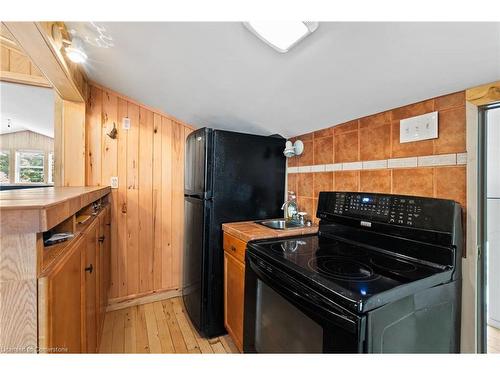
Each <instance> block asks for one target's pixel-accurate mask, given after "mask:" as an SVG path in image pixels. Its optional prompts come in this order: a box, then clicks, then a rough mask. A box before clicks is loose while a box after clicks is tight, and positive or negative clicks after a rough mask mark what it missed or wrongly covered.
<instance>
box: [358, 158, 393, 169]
mask: <svg viewBox="0 0 500 375" xmlns="http://www.w3.org/2000/svg"><path fill="white" fill-rule="evenodd" d="M387 162H388V160H368V161H364V162H363V169H387Z"/></svg>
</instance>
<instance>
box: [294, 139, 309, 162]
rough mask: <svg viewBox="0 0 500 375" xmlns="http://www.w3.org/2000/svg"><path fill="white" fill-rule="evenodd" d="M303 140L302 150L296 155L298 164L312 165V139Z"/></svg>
mask: <svg viewBox="0 0 500 375" xmlns="http://www.w3.org/2000/svg"><path fill="white" fill-rule="evenodd" d="M303 142H304V152H303V153H302V155H299V156H298V157H297V160H298V163H299V164H298V165H299V166H302V165H312V163H313V162H314V145H313V141H312V140H311V141H303ZM290 159H295V158H290Z"/></svg>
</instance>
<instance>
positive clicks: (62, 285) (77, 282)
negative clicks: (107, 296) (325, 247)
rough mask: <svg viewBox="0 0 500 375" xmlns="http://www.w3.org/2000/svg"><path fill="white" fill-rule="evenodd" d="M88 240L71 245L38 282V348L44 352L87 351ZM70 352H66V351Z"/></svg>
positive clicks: (81, 240)
mask: <svg viewBox="0 0 500 375" xmlns="http://www.w3.org/2000/svg"><path fill="white" fill-rule="evenodd" d="M85 247H86V241H85V239H83V238H82V239H80V240H78V241H77V242H76V243H75V244H73V245H71V246H70V247H69V248H68V249H67V251H66V253H65V255H64V256H63V258H62V259H60V261H59V262H57V264H56V265H55V266H54V267H52V268H50V269H48V270H47V272H46V273H45V274H43V275H42V276H41V277H40V279H39V280H38V285H39V296H38V297H39V301H38V304H39V347H40V351H41V352H47V351H48V352H53V351H56V350H57V349H58V348H62V349H64V352H69V353H81V352H84V351H85V350H83V349H84V348H83V344H84V339H83V337H82V333H83V332H84V325H83V322H84V320H83V317H84V309H83V303H84V295H83V293H82V292H83V288H82V282H83V281H84V278H85V276H84V271H83V268H82V257H83V255H84V253H85ZM66 350H67V351H66Z"/></svg>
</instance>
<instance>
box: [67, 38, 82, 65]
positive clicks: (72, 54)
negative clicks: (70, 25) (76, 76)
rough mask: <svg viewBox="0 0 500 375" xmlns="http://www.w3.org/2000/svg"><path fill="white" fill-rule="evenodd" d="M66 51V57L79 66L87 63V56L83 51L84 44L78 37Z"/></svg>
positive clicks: (73, 39)
mask: <svg viewBox="0 0 500 375" xmlns="http://www.w3.org/2000/svg"><path fill="white" fill-rule="evenodd" d="M64 50H65V51H66V56H68V58H69V59H70V60H71V61H73V62H75V63H77V64H81V63H84V62H85V61H87V54H86V53H85V51H84V50H83V42H82V40H81V39H80V38H78V37H75V36H74V37H73V38H72V40H71V44H70V45H69V46H67V47H66V48H65V49H64Z"/></svg>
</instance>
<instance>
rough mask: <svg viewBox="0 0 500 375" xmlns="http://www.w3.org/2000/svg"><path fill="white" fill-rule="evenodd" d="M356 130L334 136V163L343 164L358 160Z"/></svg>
mask: <svg viewBox="0 0 500 375" xmlns="http://www.w3.org/2000/svg"><path fill="white" fill-rule="evenodd" d="M358 136H359V134H358V129H356V130H354V131H350V132H346V133H341V134H338V135H337V134H335V137H334V146H333V150H334V154H335V156H334V158H333V159H334V162H335V163H345V162H350V161H358V160H359V144H358Z"/></svg>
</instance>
